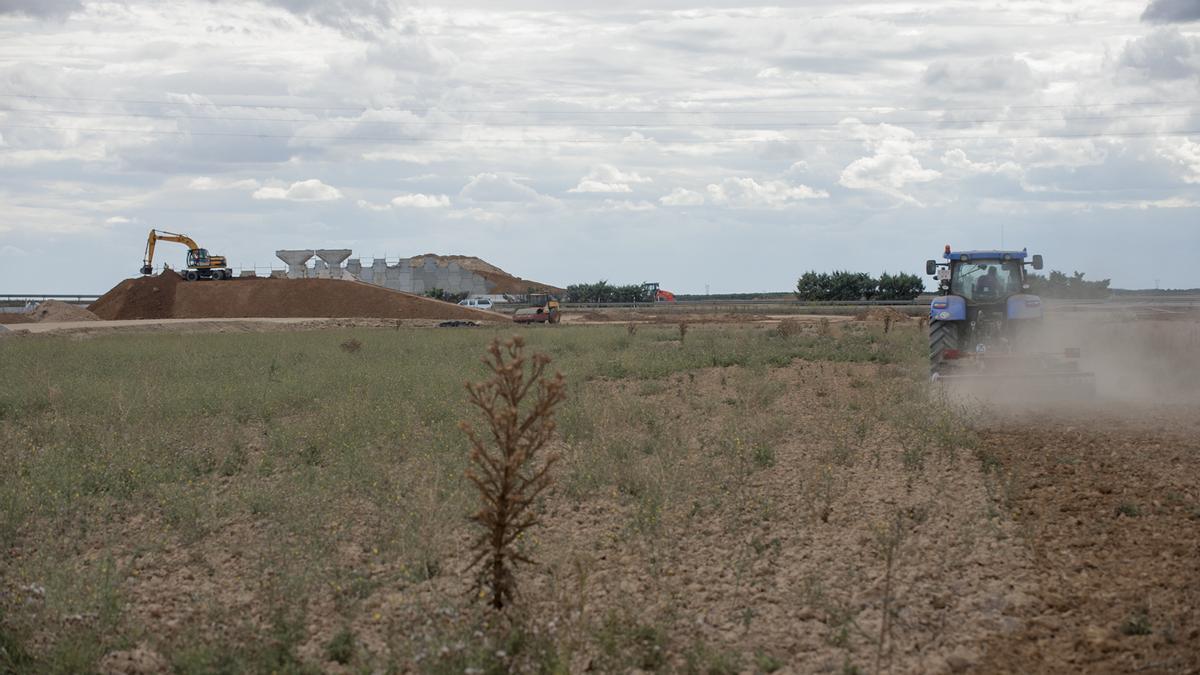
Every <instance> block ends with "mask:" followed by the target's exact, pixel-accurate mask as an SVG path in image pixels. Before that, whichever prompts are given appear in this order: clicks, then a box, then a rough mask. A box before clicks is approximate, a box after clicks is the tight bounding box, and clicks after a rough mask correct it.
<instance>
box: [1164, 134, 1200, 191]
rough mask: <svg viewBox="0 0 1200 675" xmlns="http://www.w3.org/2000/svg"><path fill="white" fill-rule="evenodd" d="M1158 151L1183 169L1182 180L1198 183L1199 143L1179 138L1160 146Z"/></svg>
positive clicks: (1199, 165)
mask: <svg viewBox="0 0 1200 675" xmlns="http://www.w3.org/2000/svg"><path fill="white" fill-rule="evenodd" d="M1158 152H1159V154H1160V155H1161V156H1162V157H1164V158H1166V159H1168V160H1169V161H1171V162H1174V163H1175V164H1177V165H1178V166H1179V167H1180V168H1181V169H1182V170H1183V172H1184V173H1183V176H1182V178H1183V180H1184V182H1186V183H1193V184H1194V183H1200V143H1196V142H1194V141H1192V140H1191V139H1190V138H1181V139H1179V140H1178V142H1172V143H1168V144H1164V145H1162V146H1160V147H1159V150H1158Z"/></svg>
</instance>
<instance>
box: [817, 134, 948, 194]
mask: <svg viewBox="0 0 1200 675" xmlns="http://www.w3.org/2000/svg"><path fill="white" fill-rule="evenodd" d="M941 175H942V174H941V173H940V172H938V171H935V170H933V169H926V168H925V167H923V166H921V162H920V160H918V159H917V158H916V157H914V156H913V155H911V154H910V153H909V144H908V143H906V142H897V141H883V142H881V143H880V144H879V145H878V148H877V150H876V152H875V154H874V155H873V156H870V157H860V158H858V159H856V160H854V161H853V162H851V163H850V164H849V165H847V166H846V168H844V169H842V174H841V176H840V177H839V178H838V183H839V184H841V185H842V186H844V187H848V188H851V189H854V190H877V191H879V192H883V193H885V194H889V195H891V196H893V197H896V198H897V199H900V200H902V201H905V202H909V203H913V204H920V202H918V201H917V200H916V199H914V198H913V197H912V196H910V195H908V194H906V193H904V192H903V191H902V189H901V188H904V187H905V186H907V185H911V184H913V183H927V182H929V181H931V180H936V179H937V178H939V177H940V176H941Z"/></svg>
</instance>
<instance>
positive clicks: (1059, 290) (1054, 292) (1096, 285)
mask: <svg viewBox="0 0 1200 675" xmlns="http://www.w3.org/2000/svg"><path fill="white" fill-rule="evenodd" d="M1083 276H1084V273H1083V272H1074V273H1073V274H1070V275H1067V274H1064V273H1062V272H1059V271H1058V270H1052V271H1051V272H1050V274H1049V276H1042V275H1040V274H1035V273H1032V272H1031V273H1029V274H1027V275H1026V277H1025V281H1026V283H1028V284H1029V292H1030V293H1034V294H1036V295H1042V296H1045V297H1047V298H1064V299H1069V300H1097V299H1102V298H1107V297H1108V296H1109V295H1111V294H1112V291H1111V290H1110V289H1109V287H1108V286H1109V284H1110V283H1111V280H1110V279H1101V280H1099V281H1087V280H1085V279H1084V278H1083Z"/></svg>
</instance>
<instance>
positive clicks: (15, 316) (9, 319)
mask: <svg viewBox="0 0 1200 675" xmlns="http://www.w3.org/2000/svg"><path fill="white" fill-rule="evenodd" d="M33 322H34V321H33V316H32V315H30V314H29V313H28V312H3V313H0V324H5V323H33Z"/></svg>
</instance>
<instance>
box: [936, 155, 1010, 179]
mask: <svg viewBox="0 0 1200 675" xmlns="http://www.w3.org/2000/svg"><path fill="white" fill-rule="evenodd" d="M942 163H943V164H945V165H946V166H947V167H949V168H951V169H956V170H958V171H961V172H963V173H967V174H999V175H1004V176H1009V177H1012V178H1020V176H1021V174H1022V171H1021V166H1020V165H1019V164H1017V163H1016V162H1012V161H1005V162H973V161H971V160H970V159H969V158H968V157H967V153H966V152H964V151H963V150H962V148H953V149H951V150H947V151H946V152H945V153H944V154H943V155H942Z"/></svg>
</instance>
